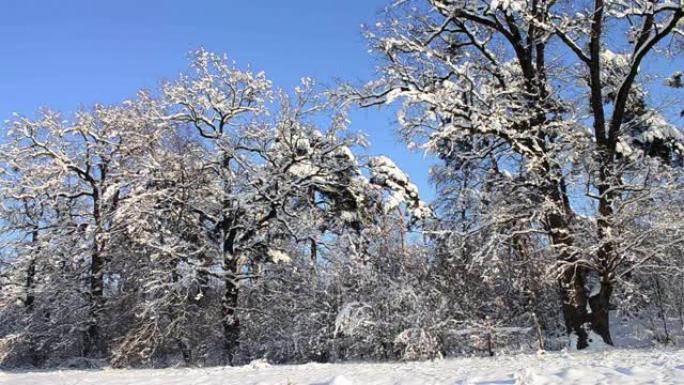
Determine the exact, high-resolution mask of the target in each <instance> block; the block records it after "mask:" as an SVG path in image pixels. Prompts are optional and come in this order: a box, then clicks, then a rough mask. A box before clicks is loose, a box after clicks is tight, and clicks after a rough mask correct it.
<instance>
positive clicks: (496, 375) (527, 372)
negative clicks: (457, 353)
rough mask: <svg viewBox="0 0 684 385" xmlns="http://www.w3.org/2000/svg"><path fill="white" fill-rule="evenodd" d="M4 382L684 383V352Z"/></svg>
mask: <svg viewBox="0 0 684 385" xmlns="http://www.w3.org/2000/svg"><path fill="white" fill-rule="evenodd" d="M0 384H2V385H186V384H187V385H257V384H259V385H277V384H282V385H286V384H292V385H295V384H296V385H419V384H431V385H442V384H448V385H456V384H459V385H466V384H480V385H485V384H489V385H492V384H500V385H503V384H518V385H523V384H525V385H545V384H563V385H575V384H582V385H591V384H620V385H635V384H668V385H669V384H684V351H671V350H650V351H645V350H617V349H613V350H607V351H603V352H597V351H593V352H573V353H567V352H555V353H546V354H541V355H539V354H538V355H532V354H530V355H510V356H500V357H494V358H454V359H445V360H436V361H427V362H409V363H381V364H378V363H365V364H360V363H359V364H305V365H288V366H277V365H272V366H271V365H267V364H259V365H252V364H251V365H247V366H243V367H236V368H229V367H217V368H203V369H160V370H156V369H145V370H110V369H105V370H90V371H71V370H64V371H49V372H41V371H36V372H23V373H12V372H0Z"/></svg>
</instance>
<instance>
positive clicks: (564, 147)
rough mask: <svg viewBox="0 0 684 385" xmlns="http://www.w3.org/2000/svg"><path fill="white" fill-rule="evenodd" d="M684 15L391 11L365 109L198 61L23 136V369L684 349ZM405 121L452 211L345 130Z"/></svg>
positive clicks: (5, 353) (610, 5)
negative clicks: (355, 113) (379, 112)
mask: <svg viewBox="0 0 684 385" xmlns="http://www.w3.org/2000/svg"><path fill="white" fill-rule="evenodd" d="M369 16H372V14H371V15H369ZM683 18H684V6H682V5H681V4H680V3H679V2H673V1H667V0H665V1H656V0H592V1H588V0H583V1H561V0H558V1H555V0H492V1H484V0H400V1H393V2H389V3H388V6H387V8H386V9H385V11H384V12H383V13H382V14H381V15H379V16H378V19H377V21H374V22H373V23H372V24H370V25H369V26H366V27H364V29H363V33H364V35H365V36H366V38H367V41H368V45H369V52H370V55H371V57H370V58H369V60H370V59H372V60H376V61H377V63H378V67H377V72H376V76H375V78H373V79H366V82H365V83H363V84H353V83H340V84H337V85H336V86H335V87H332V88H331V87H322V86H320V85H318V83H317V82H316V81H315V80H313V79H310V78H304V79H302V82H301V85H299V86H298V87H295V88H294V89H292V90H287V89H281V88H278V87H277V86H274V85H273V84H272V83H271V81H270V80H269V79H268V78H267V77H266V76H265V74H264V73H263V72H257V71H253V70H251V69H245V68H246V67H244V68H243V67H240V66H237V65H235V64H233V62H232V60H229V59H228V58H227V57H226V56H223V55H222V54H217V53H213V52H209V51H207V50H205V49H197V50H195V51H193V52H192V53H191V54H190V55H189V56H190V58H189V59H190V64H189V66H188V69H187V70H186V71H185V72H184V74H182V75H180V76H179V77H178V78H176V79H173V80H170V81H167V82H164V83H163V84H161V85H160V86H159V87H158V88H157V89H152V90H143V91H140V92H139V93H138V94H137V97H136V98H134V99H131V100H126V101H123V102H121V103H119V104H115V105H94V106H91V107H88V108H82V109H81V110H79V112H77V113H76V114H73V115H69V116H65V115H64V114H61V113H60V112H58V111H53V110H48V109H45V110H41V111H40V112H39V113H37V114H36V115H35V116H31V117H29V116H20V115H15V116H14V117H12V118H11V119H10V120H8V121H6V130H5V135H4V137H3V138H2V140H0V365H3V366H36V367H39V366H57V365H63V364H65V363H68V362H77V363H78V364H79V365H82V364H84V363H87V364H92V365H99V364H108V365H112V366H115V367H130V366H171V365H179V364H181V365H220V364H224V365H225V364H231V365H238V364H243V363H247V362H250V361H252V360H254V359H266V360H268V361H270V362H275V363H285V362H309V361H318V362H336V361H344V360H361V359H363V360H398V359H399V360H419V359H431V358H437V357H445V356H455V355H470V354H476V355H494V354H498V353H500V352H511V351H519V350H531V351H536V350H558V349H563V348H570V349H584V348H587V347H589V346H592V345H594V344H607V345H621V344H623V345H624V346H649V345H651V344H674V345H676V344H682V343H684V333H683V330H684V183H683V182H684V134H682V132H681V129H680V128H679V126H677V122H678V121H680V113H681V110H682V108H684V106H683V105H682V104H683V103H681V97H680V96H679V94H678V91H680V90H679V89H680V88H682V87H684V83H683V80H682V76H684V75H683V74H684V73H682V72H678V71H677V68H673V67H674V66H675V65H678V64H677V63H679V64H681V63H682V62H681V54H682V49H683V48H684V45H683V43H684V40H682V37H683V36H684V21H682V20H683ZM238 59H239V58H238ZM255 64H257V67H258V63H255ZM387 105H389V106H390V107H389V108H396V110H397V119H396V129H397V133H398V135H399V136H400V137H401V139H402V140H404V142H405V143H406V145H407V146H408V147H409V148H411V149H415V150H417V151H421V152H425V153H426V154H429V156H428V159H426V162H429V161H434V162H435V165H434V166H433V167H432V169H431V181H432V183H433V184H434V187H435V190H436V197H435V199H434V200H433V201H431V202H424V201H423V200H422V199H421V198H420V194H419V191H418V188H417V187H416V185H414V184H413V183H411V181H410V180H409V177H408V176H407V174H406V173H405V172H403V171H402V170H401V169H400V168H399V167H397V166H396V165H395V163H394V162H393V161H392V159H391V154H386V155H387V156H386V155H380V154H369V153H368V150H367V149H366V141H367V137H366V136H365V135H364V134H363V133H355V132H351V130H349V129H348V128H349V123H350V122H349V117H348V114H349V112H350V111H352V110H355V109H358V108H364V109H367V110H368V111H373V110H374V109H377V108H387V107H385V106H387Z"/></svg>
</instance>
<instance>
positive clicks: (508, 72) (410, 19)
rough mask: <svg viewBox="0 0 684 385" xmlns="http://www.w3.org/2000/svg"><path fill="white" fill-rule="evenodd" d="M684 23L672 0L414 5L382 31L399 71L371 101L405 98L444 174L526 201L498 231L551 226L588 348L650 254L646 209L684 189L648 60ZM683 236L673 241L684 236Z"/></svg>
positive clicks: (576, 328) (580, 336) (606, 333)
mask: <svg viewBox="0 0 684 385" xmlns="http://www.w3.org/2000/svg"><path fill="white" fill-rule="evenodd" d="M683 16H684V9H683V8H682V6H681V5H680V4H679V3H676V2H670V1H646V0H634V1H603V0H596V1H592V2H589V1H581V2H576V1H547V0H529V1H528V0H502V1H498V0H495V1H476V0H465V1H463V0H414V1H397V2H394V3H393V4H392V5H391V6H390V7H388V11H387V20H383V21H380V22H378V23H377V24H376V25H375V26H374V27H373V28H370V29H369V30H368V31H367V35H368V37H369V39H370V41H371V44H372V46H373V49H374V52H375V53H376V54H378V55H380V56H382V57H383V58H384V59H385V65H384V66H383V67H382V73H383V76H382V77H381V78H380V79H379V80H377V81H374V82H372V83H370V84H369V85H368V86H367V87H366V88H365V89H364V90H363V91H361V92H359V93H358V95H357V96H359V97H360V98H361V100H362V103H363V104H364V105H375V104H382V103H391V102H393V101H394V100H396V99H402V100H404V102H403V108H402V110H401V112H400V114H399V122H400V124H401V126H402V132H403V133H404V135H405V137H406V138H407V140H409V142H410V143H414V142H418V144H419V145H420V146H422V147H423V148H424V149H426V150H428V151H431V152H433V153H434V154H436V155H437V156H439V157H440V158H441V159H442V160H443V161H444V163H443V164H444V167H445V168H446V169H448V171H446V172H445V173H443V175H447V174H448V173H451V174H452V175H461V176H462V177H465V175H466V174H468V175H469V176H468V177H469V178H472V179H473V180H476V179H477V180H479V181H478V182H476V183H477V184H478V191H479V193H480V194H481V195H480V199H481V200H483V201H485V202H487V200H488V198H489V197H490V194H491V192H492V191H493V189H495V188H497V186H498V187H499V188H500V187H504V188H506V189H512V190H513V191H515V192H516V193H517V194H521V195H518V196H524V197H527V204H525V205H522V206H521V203H524V201H521V200H515V201H511V202H509V203H507V204H505V205H506V206H507V207H508V208H512V207H513V206H511V205H518V206H520V207H518V209H517V210H513V211H512V214H513V216H511V217H509V218H507V219H506V218H503V217H502V216H496V215H495V214H494V217H493V218H485V220H487V221H489V222H490V223H495V224H497V225H498V227H499V228H500V230H499V231H497V230H492V228H491V227H490V226H485V227H484V228H487V229H488V230H487V231H490V234H498V233H500V231H504V232H508V231H511V230H504V227H503V226H510V224H511V223H512V222H511V221H513V220H515V221H516V222H517V223H518V225H516V226H520V225H522V226H523V229H522V230H517V231H518V232H520V231H525V232H528V233H537V232H543V233H544V234H545V235H546V237H547V239H548V241H542V245H544V244H546V245H548V247H549V248H550V249H552V250H553V251H554V253H555V256H556V258H555V259H556V262H555V269H554V271H555V272H556V277H557V280H558V285H559V288H560V293H561V298H562V312H563V315H564V319H565V324H566V327H567V331H568V333H569V334H571V335H572V336H574V338H576V346H577V347H578V348H584V347H586V346H587V345H588V342H589V341H588V340H589V335H590V332H594V333H596V334H598V335H599V336H600V337H601V338H602V339H603V341H605V342H606V343H608V344H612V343H613V341H612V338H611V335H610V330H609V317H608V314H609V310H610V309H611V303H610V301H611V296H612V293H613V291H614V287H615V285H616V284H618V283H619V282H620V281H621V280H620V278H619V277H621V276H623V275H621V273H620V271H625V270H631V269H633V268H635V265H640V264H641V263H640V262H639V261H641V260H643V259H649V260H650V258H651V257H650V256H649V255H644V254H642V253H641V251H640V250H639V247H638V245H640V244H641V242H642V241H643V240H642V239H641V238H640V237H639V236H637V235H635V234H632V233H630V232H627V231H625V229H624V226H623V224H624V222H625V221H626V218H632V219H633V220H638V219H637V217H641V218H642V219H643V216H642V215H644V214H645V213H640V212H639V211H638V210H636V206H635V205H634V202H635V201H638V200H640V199H648V198H646V197H653V195H654V194H657V191H659V190H663V189H664V190H672V189H676V188H677V187H678V185H679V181H680V176H679V175H678V173H677V171H676V170H675V169H673V167H675V166H676V165H677V164H678V163H679V162H681V156H682V150H683V149H684V147H683V145H682V138H683V137H682V134H681V133H680V131H679V130H678V129H677V128H676V127H675V126H674V125H673V124H672V123H670V122H669V119H668V117H671V116H672V115H671V111H668V110H667V109H663V107H661V106H662V104H663V103H662V102H663V101H662V100H659V99H658V98H657V97H656V96H657V95H655V94H649V93H648V92H647V90H648V87H649V86H651V85H652V84H653V83H651V84H650V85H649V82H652V81H653V79H654V78H657V75H658V70H657V68H651V69H649V64H650V63H652V62H649V59H652V58H653V57H654V56H655V55H656V54H658V53H659V52H662V51H663V50H666V49H667V48H668V47H669V46H668V43H669V42H671V41H672V40H676V39H679V36H680V35H681V31H680V30H679V29H678V25H679V24H680V21H681V19H682V17H683ZM668 52H669V53H672V54H678V53H679V51H678V50H670V51H668ZM656 84H657V83H656ZM651 106H654V107H651ZM506 179H507V180H508V182H505V183H504V184H503V185H502V183H501V181H502V180H506ZM581 192H584V194H582V193H581ZM523 206H524V207H523ZM675 233H676V232H675ZM665 234H668V235H672V234H671V232H670V231H668V232H665ZM668 239H669V241H666V243H665V244H663V245H661V246H660V247H659V249H658V250H660V251H662V248H663V247H665V245H668V246H669V245H671V244H672V242H675V243H676V242H679V241H680V240H679V239H678V237H677V236H676V235H674V236H673V237H671V238H668Z"/></svg>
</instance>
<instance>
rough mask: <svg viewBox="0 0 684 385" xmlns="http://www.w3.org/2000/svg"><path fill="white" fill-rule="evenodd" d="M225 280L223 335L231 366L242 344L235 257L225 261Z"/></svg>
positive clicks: (227, 357)
mask: <svg viewBox="0 0 684 385" xmlns="http://www.w3.org/2000/svg"><path fill="white" fill-rule="evenodd" d="M223 267H224V272H225V274H226V277H225V279H224V283H225V291H224V295H223V301H222V303H221V305H222V315H223V334H224V338H225V341H224V352H225V354H226V359H227V362H228V363H229V364H231V365H232V364H233V360H234V359H235V355H236V354H237V351H238V348H239V344H240V318H239V317H238V314H237V311H236V309H237V305H238V296H239V294H240V291H239V287H238V284H237V277H236V275H237V261H236V258H234V257H233V256H230V257H226V259H225V260H224V265H223Z"/></svg>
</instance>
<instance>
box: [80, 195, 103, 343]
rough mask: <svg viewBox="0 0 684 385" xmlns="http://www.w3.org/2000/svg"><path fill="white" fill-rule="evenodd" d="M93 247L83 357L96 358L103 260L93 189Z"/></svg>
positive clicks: (96, 205)
mask: <svg viewBox="0 0 684 385" xmlns="http://www.w3.org/2000/svg"><path fill="white" fill-rule="evenodd" d="M92 199H93V222H94V223H93V226H95V232H94V234H93V245H92V252H91V256H90V257H91V261H90V298H89V300H90V308H89V314H88V330H87V335H86V344H85V347H84V354H83V355H84V356H90V355H94V356H97V355H99V354H101V353H103V352H104V346H103V345H102V335H101V330H100V320H99V318H100V315H101V313H102V308H103V306H104V268H105V260H104V258H103V256H102V254H101V252H100V244H99V239H98V238H99V235H100V230H101V227H100V226H101V217H100V199H99V190H98V189H97V187H95V186H94V187H93V193H92Z"/></svg>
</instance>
